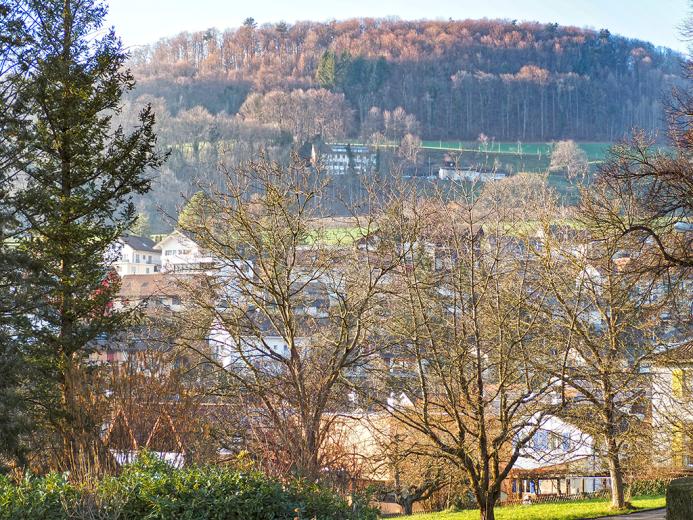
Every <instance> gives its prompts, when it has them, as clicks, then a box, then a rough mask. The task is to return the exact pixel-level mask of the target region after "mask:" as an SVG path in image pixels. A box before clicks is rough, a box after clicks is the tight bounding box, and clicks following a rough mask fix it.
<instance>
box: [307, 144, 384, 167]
mask: <svg viewBox="0 0 693 520" xmlns="http://www.w3.org/2000/svg"><path fill="white" fill-rule="evenodd" d="M319 148H320V149H319ZM319 148H318V147H317V146H316V145H313V147H312V150H311V162H312V163H313V165H315V166H318V165H320V166H322V167H323V168H324V169H325V172H326V173H327V174H329V175H346V174H347V173H350V172H352V171H353V173H355V174H357V175H366V174H369V173H372V172H374V171H375V170H376V167H377V164H378V156H377V154H376V153H375V152H373V151H371V149H370V148H369V147H368V146H361V145H346V144H325V145H323V146H321V147H319Z"/></svg>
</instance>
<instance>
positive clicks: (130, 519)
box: [0, 453, 376, 520]
mask: <svg viewBox="0 0 693 520" xmlns="http://www.w3.org/2000/svg"><path fill="white" fill-rule="evenodd" d="M36 518H41V519H46V520H62V519H66V520H67V519H75V518H100V519H104V520H107V519H116V518H117V519H118V520H135V519H136V520H142V519H145V520H155V519H156V520H158V519H162V520H163V519H170V518H178V519H189V520H193V519H194V520H205V519H219V520H221V519H224V520H255V519H257V520H261V519H262V520H264V519H268V520H269V519H294V518H299V519H301V520H305V519H312V518H319V519H340V520H341V519H344V520H371V519H375V518H376V515H375V512H374V511H373V510H371V509H369V508H368V507H367V506H366V505H365V502H363V501H360V500H355V501H354V504H353V505H349V504H348V503H347V501H346V500H344V499H343V498H341V497H340V496H338V495H335V494H334V493H332V492H331V491H329V490H327V489H325V488H322V487H320V486H318V485H315V484H307V483H305V482H300V481H295V482H291V483H289V484H283V483H281V482H278V481H276V480H273V479H270V478H268V477H267V476H265V475H263V474H262V473H260V472H257V471H252V470H237V469H230V468H223V467H214V466H203V467H190V468H184V469H174V468H172V467H170V466H169V465H168V464H166V463H165V462H162V461H160V460H158V459H157V458H156V457H154V456H153V455H150V454H146V453H145V454H142V455H141V456H140V458H139V460H138V461H137V462H135V463H133V464H131V465H128V466H126V467H125V468H124V470H123V472H122V473H121V474H120V475H118V476H114V477H107V478H104V479H103V480H101V481H100V482H97V483H96V484H95V486H93V488H92V487H90V488H87V487H85V486H79V485H75V484H71V483H69V482H68V481H67V479H66V478H65V477H64V476H60V475H49V476H46V477H42V478H27V479H26V480H24V481H23V482H21V483H20V484H15V483H13V482H11V481H10V480H8V479H2V480H0V520H10V519H11V520H21V519H36Z"/></svg>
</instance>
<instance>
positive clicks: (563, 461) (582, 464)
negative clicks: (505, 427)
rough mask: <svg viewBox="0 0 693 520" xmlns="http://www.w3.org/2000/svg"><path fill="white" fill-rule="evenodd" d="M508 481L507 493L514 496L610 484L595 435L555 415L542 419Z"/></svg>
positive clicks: (586, 490)
mask: <svg viewBox="0 0 693 520" xmlns="http://www.w3.org/2000/svg"><path fill="white" fill-rule="evenodd" d="M520 435H522V432H520ZM508 481H509V482H508V485H507V487H506V490H507V493H508V495H511V496H516V497H527V496H530V497H531V496H533V495H576V494H581V493H594V492H595V491H599V490H601V489H604V488H608V487H609V486H610V478H609V477H608V476H607V473H605V472H604V470H603V468H602V467H601V465H600V464H599V459H598V458H597V456H596V452H595V447H594V439H593V438H592V437H591V436H590V435H587V434H586V433H584V432H582V431H581V430H580V429H579V428H577V427H575V426H573V425H571V424H568V423H566V422H565V421H563V420H561V419H560V418H558V417H555V416H548V417H545V418H544V419H542V422H541V427H540V428H539V430H538V431H537V432H536V433H535V434H534V435H533V437H532V439H531V440H530V442H529V443H528V444H527V445H526V446H525V447H524V448H523V449H522V450H521V452H520V457H519V458H518V459H517V461H516V462H515V465H514V466H513V469H512V471H511V472H510V475H509V476H508Z"/></svg>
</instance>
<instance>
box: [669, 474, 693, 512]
mask: <svg viewBox="0 0 693 520" xmlns="http://www.w3.org/2000/svg"><path fill="white" fill-rule="evenodd" d="M691 518H693V478H678V479H676V480H672V481H671V483H670V484H669V487H667V520H690V519H691Z"/></svg>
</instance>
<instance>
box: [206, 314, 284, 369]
mask: <svg viewBox="0 0 693 520" xmlns="http://www.w3.org/2000/svg"><path fill="white" fill-rule="evenodd" d="M257 327H258V331H257V332H255V333H248V334H243V335H241V336H239V337H235V336H233V335H232V334H230V333H229V331H228V330H227V329H225V328H224V327H223V325H221V324H220V323H219V322H217V323H215V324H214V325H213V326H212V328H211V330H210V332H209V335H208V341H209V346H210V348H211V350H212V355H213V356H214V358H215V359H216V360H217V362H218V363H219V364H220V365H221V366H223V367H224V368H225V369H227V370H243V369H245V368H248V367H249V365H248V364H251V365H252V366H254V367H255V368H258V369H265V370H269V371H270V372H275V371H276V370H277V369H278V368H279V366H280V365H281V360H282V359H288V358H289V356H290V352H289V347H288V345H287V343H286V341H285V340H284V338H283V337H281V335H279V334H278V333H277V332H276V331H273V330H272V327H271V326H270V325H269V323H267V322H265V321H263V320H259V322H258V323H257Z"/></svg>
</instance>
